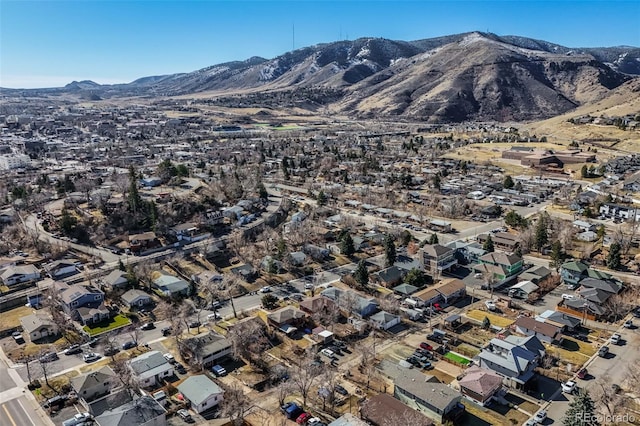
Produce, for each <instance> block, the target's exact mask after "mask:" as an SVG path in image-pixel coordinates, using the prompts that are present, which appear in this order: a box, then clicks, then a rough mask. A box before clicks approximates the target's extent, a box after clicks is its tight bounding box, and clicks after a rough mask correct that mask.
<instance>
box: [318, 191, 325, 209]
mask: <svg viewBox="0 0 640 426" xmlns="http://www.w3.org/2000/svg"><path fill="white" fill-rule="evenodd" d="M316 201H317V202H318V205H319V206H324V205H325V204H327V196H326V195H325V193H324V191H323V190H320V192H318V196H317V197H316Z"/></svg>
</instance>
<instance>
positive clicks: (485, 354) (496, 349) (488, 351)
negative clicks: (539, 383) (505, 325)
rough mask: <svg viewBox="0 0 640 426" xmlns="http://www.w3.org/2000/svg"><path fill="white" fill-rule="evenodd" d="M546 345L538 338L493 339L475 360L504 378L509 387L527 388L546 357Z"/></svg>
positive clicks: (511, 337)
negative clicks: (536, 369)
mask: <svg viewBox="0 0 640 426" xmlns="http://www.w3.org/2000/svg"><path fill="white" fill-rule="evenodd" d="M544 351H545V349H544V345H543V344H542V343H541V342H540V340H538V338H537V337H535V336H531V337H526V338H518V337H516V336H508V337H507V338H505V339H498V338H493V339H491V341H490V342H489V344H488V345H487V346H486V347H484V348H483V349H482V351H481V352H480V353H479V354H478V355H477V356H476V358H474V360H477V361H478V365H479V366H480V367H482V368H486V369H489V370H491V371H494V372H496V373H498V374H499V375H501V376H502V377H504V382H505V384H506V385H507V386H509V387H514V388H526V386H527V384H528V383H529V381H530V380H531V379H532V378H533V376H534V375H535V371H534V370H535V368H536V367H537V366H538V365H539V363H540V361H541V359H542V357H543V356H544V353H545V352H544Z"/></svg>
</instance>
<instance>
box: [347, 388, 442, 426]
mask: <svg viewBox="0 0 640 426" xmlns="http://www.w3.org/2000/svg"><path fill="white" fill-rule="evenodd" d="M360 412H361V416H362V419H363V420H366V421H367V422H369V423H370V424H372V425H373V426H386V425H390V424H398V425H400V424H403V425H411V426H432V425H433V424H434V423H433V421H432V420H431V419H430V418H428V417H426V416H424V415H423V414H422V413H420V412H419V411H416V410H414V409H413V408H411V407H409V406H408V405H406V404H404V403H403V402H401V401H399V400H397V399H395V398H394V397H392V396H391V395H388V394H386V393H382V394H379V395H376V396H374V397H372V398H369V399H367V400H366V401H365V402H364V403H363V404H362V408H361V411H360Z"/></svg>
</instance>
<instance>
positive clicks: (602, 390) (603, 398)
mask: <svg viewBox="0 0 640 426" xmlns="http://www.w3.org/2000/svg"><path fill="white" fill-rule="evenodd" d="M612 385H613V382H611V380H610V378H609V376H606V375H604V376H600V377H599V378H598V380H596V383H595V384H594V386H592V387H591V390H590V394H591V397H592V398H593V401H594V402H595V403H596V404H597V405H598V408H599V410H600V411H601V412H602V414H604V415H607V416H613V415H615V414H620V410H621V409H623V408H624V406H625V404H626V403H627V402H628V401H627V399H628V398H627V397H626V396H625V395H624V393H622V392H615V391H614V390H613V387H612Z"/></svg>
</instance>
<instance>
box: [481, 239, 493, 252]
mask: <svg viewBox="0 0 640 426" xmlns="http://www.w3.org/2000/svg"><path fill="white" fill-rule="evenodd" d="M482 249H483V250H484V251H486V252H487V253H493V252H494V251H495V247H494V246H493V238H491V235H487V239H486V240H485V242H484V244H483V245H482Z"/></svg>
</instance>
